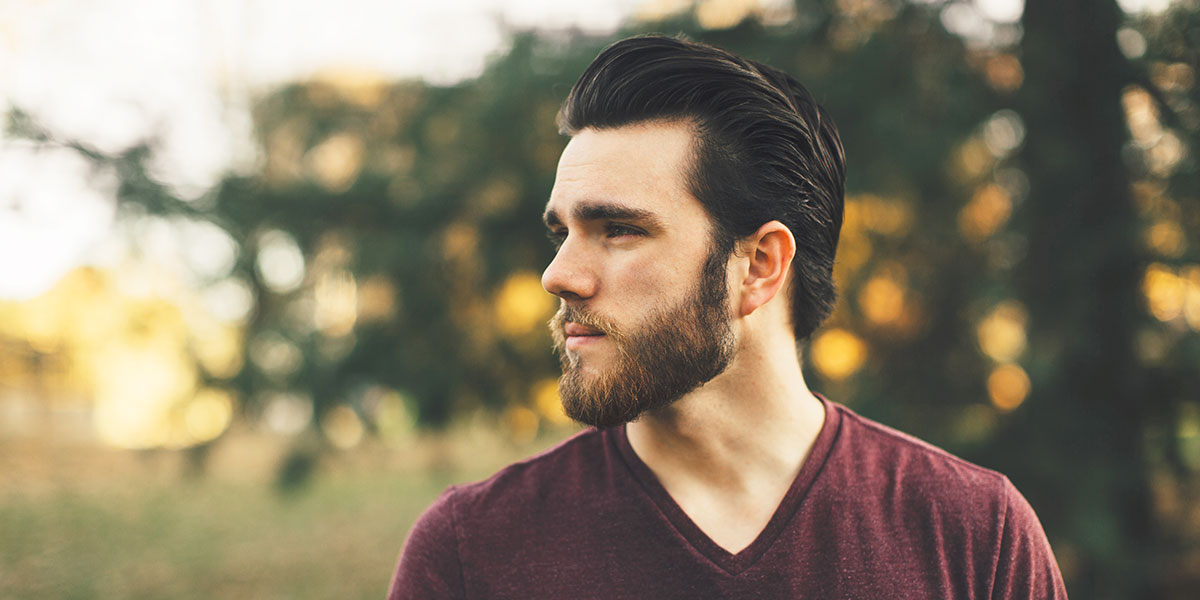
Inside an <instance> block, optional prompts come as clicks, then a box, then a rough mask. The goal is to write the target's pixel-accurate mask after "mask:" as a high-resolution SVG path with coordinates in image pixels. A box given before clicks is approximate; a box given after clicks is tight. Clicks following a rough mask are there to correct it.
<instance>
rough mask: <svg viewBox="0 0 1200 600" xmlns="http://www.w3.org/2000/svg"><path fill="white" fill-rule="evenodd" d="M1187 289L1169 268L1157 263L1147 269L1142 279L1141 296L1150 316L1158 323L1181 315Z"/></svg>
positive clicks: (1182, 281)
mask: <svg viewBox="0 0 1200 600" xmlns="http://www.w3.org/2000/svg"><path fill="white" fill-rule="evenodd" d="M1187 287H1188V286H1187V284H1186V283H1185V281H1184V280H1183V279H1180V278H1179V277H1178V276H1177V275H1175V273H1174V271H1172V270H1171V269H1170V267H1167V266H1166V265H1162V264H1159V263H1154V264H1151V265H1150V266H1149V267H1147V268H1146V275H1145V277H1143V278H1142V294H1143V295H1144V296H1145V297H1146V304H1147V306H1148V307H1149V308H1150V314H1152V315H1154V318H1156V319H1158V320H1159V321H1170V320H1173V319H1175V318H1177V317H1179V315H1181V314H1182V313H1183V308H1184V302H1185V300H1186V297H1187Z"/></svg>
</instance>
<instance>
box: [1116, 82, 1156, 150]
mask: <svg viewBox="0 0 1200 600" xmlns="http://www.w3.org/2000/svg"><path fill="white" fill-rule="evenodd" d="M1121 104H1122V105H1123V106H1124V108H1125V122H1126V124H1127V125H1128V127H1129V133H1131V134H1132V135H1133V139H1134V140H1135V141H1136V142H1137V143H1138V144H1140V145H1142V146H1143V147H1146V146H1150V145H1152V144H1153V143H1154V142H1155V141H1156V140H1157V139H1158V136H1160V135H1162V125H1161V124H1160V123H1159V120H1158V109H1156V108H1155V106H1154V99H1153V98H1151V97H1150V94H1149V93H1147V92H1146V90H1144V89H1142V88H1140V87H1136V86H1131V87H1129V88H1126V90H1125V92H1124V93H1123V94H1122V95H1121Z"/></svg>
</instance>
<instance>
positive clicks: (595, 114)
mask: <svg viewBox="0 0 1200 600" xmlns="http://www.w3.org/2000/svg"><path fill="white" fill-rule="evenodd" d="M654 121H663V122H671V121H677V122H682V123H687V124H690V125H691V126H692V128H693V131H694V135H695V136H696V142H695V147H694V151H693V158H692V164H691V165H689V167H688V170H687V173H686V176H687V179H688V185H689V187H690V191H691V193H692V195H693V196H695V197H696V199H697V200H699V201H700V203H701V204H703V205H704V207H705V208H706V209H707V210H708V213H709V215H710V216H711V218H712V222H713V237H714V241H713V243H714V244H715V245H716V248H715V250H716V251H719V252H722V253H723V255H724V256H728V255H729V253H730V252H732V251H733V250H734V248H735V244H736V242H737V240H739V239H742V238H745V237H748V236H749V235H750V234H752V233H754V232H755V231H757V230H758V228H759V227H761V226H762V225H763V224H764V223H767V222H769V221H772V220H777V221H779V222H781V223H783V224H784V225H785V226H787V228H788V229H790V230H791V232H792V235H793V236H794V237H795V238H796V257H795V258H794V259H793V260H792V289H791V302H792V306H791V317H792V329H793V332H794V333H795V336H796V339H797V341H802V340H805V339H807V338H808V337H809V336H810V335H811V334H812V332H813V331H814V330H815V329H816V328H817V327H818V326H819V325H820V324H821V322H822V321H824V320H825V317H827V316H828V315H829V313H830V312H831V311H832V310H833V306H834V303H835V301H836V299H837V292H836V290H835V289H834V283H833V258H834V252H835V250H836V249H837V242H838V233H839V232H840V230H841V227H842V207H843V202H844V201H843V195H844V193H845V179H846V175H845V153H844V151H843V149H842V142H841V138H840V137H839V136H838V133H837V128H836V127H835V126H834V124H833V120H832V119H830V118H829V116H828V115H827V114H826V113H825V111H824V110H823V109H822V108H821V107H820V106H819V105H818V104H817V102H816V101H815V100H814V99H813V97H812V95H811V94H810V93H809V92H808V90H807V89H805V88H804V86H802V85H800V83H798V82H797V81H796V80H795V79H793V78H792V77H790V76H789V75H787V74H786V73H784V72H782V71H780V70H778V69H775V68H772V67H769V66H767V65H763V64H760V63H758V62H755V61H752V60H747V59H745V58H742V57H739V56H736V55H734V54H732V53H730V52H727V51H725V50H722V49H720V48H715V47H713V46H709V45H706V44H701V43H697V42H691V41H686V40H682V39H677V38H671V37H665V36H658V35H652V36H640V37H633V38H628V39H625V40H621V41H619V42H617V43H615V44H613V45H611V46H609V47H608V48H605V49H604V50H603V51H602V52H600V55H599V56H597V57H596V59H595V60H593V61H592V64H591V65H589V66H588V68H587V70H585V71H584V73H583V75H582V76H580V78H579V81H577V82H575V85H574V87H572V88H571V92H570V94H569V95H568V96H567V99H566V100H565V101H564V102H563V105H562V108H561V109H560V110H559V113H558V126H559V129H560V131H562V133H563V134H565V135H574V134H576V133H578V132H580V131H582V130H584V129H588V128H592V129H600V130H603V129H611V128H616V127H621V126H624V125H632V124H638V123H646V122H654Z"/></svg>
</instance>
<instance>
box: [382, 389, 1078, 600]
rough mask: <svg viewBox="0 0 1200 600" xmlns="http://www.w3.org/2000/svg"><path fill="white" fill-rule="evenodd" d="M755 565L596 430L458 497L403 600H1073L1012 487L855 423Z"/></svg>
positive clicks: (423, 535) (844, 429) (770, 535)
mask: <svg viewBox="0 0 1200 600" xmlns="http://www.w3.org/2000/svg"><path fill="white" fill-rule="evenodd" d="M824 404H825V414H826V417H825V425H824V426H823V427H822V429H821V433H820V434H819V435H818V436H817V440H816V442H815V443H814V445H813V447H812V450H811V451H810V452H809V455H808V458H807V459H806V460H805V462H804V465H803V466H802V467H801V469H800V472H799V474H797V476H796V479H795V481H794V482H793V483H792V486H791V488H790V489H789V490H788V492H787V494H786V495H785V496H784V498H783V501H782V502H781V503H780V505H779V507H778V508H777V509H776V511H775V514H774V515H773V516H772V517H771V520H770V521H769V522H768V523H767V526H766V528H764V529H763V531H762V532H761V533H760V534H759V535H758V537H757V538H756V539H755V540H754V541H753V542H752V543H751V544H750V545H749V546H748V547H746V548H745V549H743V550H742V551H741V552H738V553H737V554H730V553H729V552H727V551H725V550H724V549H722V548H721V547H720V546H718V545H717V544H716V543H715V542H713V541H712V540H711V539H709V538H708V536H706V535H705V534H704V532H702V531H701V530H700V528H699V527H697V526H696V524H695V523H693V522H692V521H691V519H689V518H688V516H687V515H686V514H685V513H684V512H683V510H682V509H681V508H680V507H679V505H677V504H676V503H675V501H674V500H672V499H671V496H670V495H669V494H668V493H667V491H666V489H664V488H663V487H662V485H661V484H660V483H659V482H658V480H657V479H656V478H655V476H654V474H653V473H652V472H651V471H650V469H649V467H647V466H646V465H645V463H643V462H642V461H641V459H639V458H638V456H637V454H635V453H634V451H633V448H632V447H631V446H630V445H629V441H628V439H627V438H626V436H625V429H624V427H616V428H612V429H607V430H603V431H596V430H589V431H585V432H582V433H580V434H578V435H576V436H574V437H572V438H571V439H569V440H567V441H565V442H563V443H562V444H559V445H558V446H556V447H555V448H553V449H551V450H549V451H547V452H545V453H542V454H540V455H538V456H536V457H533V458H530V459H528V460H525V461H522V462H519V463H516V464H513V465H511V466H509V467H507V468H505V469H504V470H502V471H500V472H499V473H497V474H496V475H494V476H492V477H491V478H490V479H488V480H486V481H482V482H478V483H472V484H467V485H458V486H452V487H451V488H449V489H448V490H446V492H445V493H443V494H442V496H441V497H440V498H438V500H437V501H436V502H434V504H433V505H432V506H431V507H429V509H428V510H427V511H426V512H425V514H424V515H422V516H421V518H420V519H419V520H418V521H417V523H416V525H414V526H413V529H412V531H411V533H410V534H409V537H408V541H407V543H406V544H405V547H404V552H403V553H402V554H401V557H400V563H399V566H398V567H397V569H396V574H395V577H394V578H393V580H392V584H391V590H390V591H389V594H388V596H389V598H391V599H409V598H411V599H422V600H428V599H436V598H488V599H492V600H500V599H505V598H513V599H520V600H529V599H535V598H554V599H565V598H606V599H607V598H646V599H654V600H667V599H673V598H679V599H685V598H686V599H688V600H694V599H697V598H812V599H820V600H825V599H832V598H848V599H850V598H853V599H877V598H878V599H901V598H912V599H920V600H928V599H931V598H954V599H967V598H972V599H979V598H1037V599H1043V598H1066V590H1065V589H1064V587H1063V582H1062V576H1061V575H1060V574H1059V570H1058V566H1057V564H1056V563H1055V561H1054V556H1053V554H1052V553H1051V551H1050V545H1049V543H1047V541H1046V536H1045V534H1044V533H1043V532H1042V527H1041V524H1040V523H1038V520H1037V516H1035V515H1034V513H1033V509H1031V508H1030V507H1029V504H1028V503H1027V502H1026V501H1025V499H1024V498H1023V497H1021V494H1020V493H1019V492H1017V490H1016V489H1015V488H1014V487H1013V486H1012V484H1011V483H1009V481H1008V479H1007V478H1005V477H1004V476H1003V475H1000V474H999V473H996V472H994V471H989V470H987V469H984V468H981V467H977V466H975V465H972V464H970V463H968V462H965V461H963V460H961V459H958V458H955V457H954V456H951V455H950V454H947V453H946V452H944V451H942V450H939V449H937V448H934V447H933V446H930V445H929V444H926V443H924V442H922V441H920V440H917V439H916V438H913V437H911V436H908V435H905V434H903V433H900V432H898V431H895V430H893V429H890V428H888V427H885V426H883V425H880V424H878V423H875V422H873V421H871V420H869V419H866V418H863V417H861V416H859V415H857V414H855V413H853V412H852V411H850V410H849V409H847V408H845V407H843V406H841V405H838V404H834V403H832V402H824Z"/></svg>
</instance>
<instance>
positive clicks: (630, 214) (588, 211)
mask: <svg viewBox="0 0 1200 600" xmlns="http://www.w3.org/2000/svg"><path fill="white" fill-rule="evenodd" d="M574 212H575V218H576V219H578V220H580V221H606V220H617V221H636V222H638V223H641V224H644V225H646V226H648V227H657V228H661V227H662V219H660V218H659V217H658V215H656V214H654V213H653V212H650V211H648V210H646V209H643V208H633V207H631V206H622V205H620V204H612V203H609V202H583V203H580V204H578V205H576V206H575V211H574ZM542 221H544V222H545V223H546V226H547V227H552V226H556V225H562V219H561V218H559V216H558V213H557V212H555V210H554V209H549V210H547V211H546V214H544V215H542Z"/></svg>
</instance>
